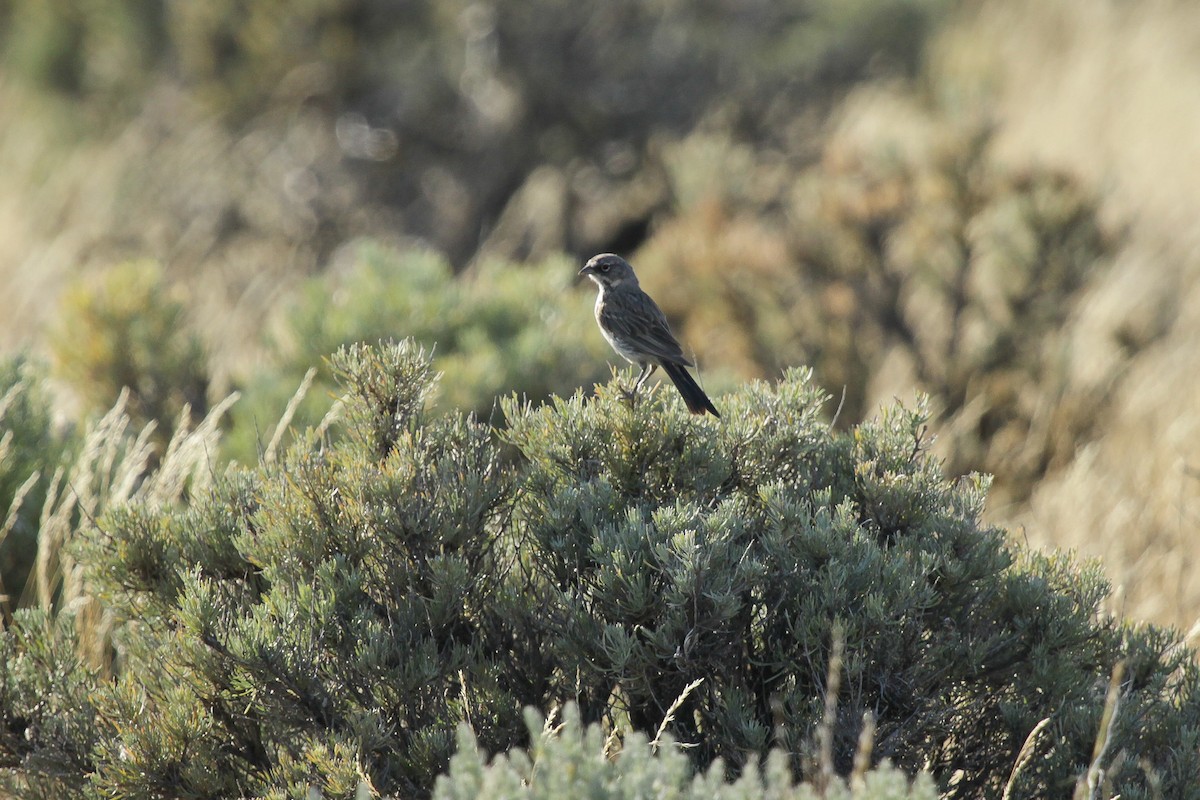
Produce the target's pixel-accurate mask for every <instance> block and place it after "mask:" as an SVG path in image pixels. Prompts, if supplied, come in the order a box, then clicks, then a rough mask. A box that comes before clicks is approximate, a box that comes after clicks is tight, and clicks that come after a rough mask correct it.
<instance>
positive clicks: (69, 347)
mask: <svg viewBox="0 0 1200 800" xmlns="http://www.w3.org/2000/svg"><path fill="white" fill-rule="evenodd" d="M51 344H52V348H53V352H54V361H55V365H56V367H57V369H58V371H59V373H60V374H61V376H62V377H63V378H64V379H65V380H67V381H68V382H69V383H70V385H71V386H72V388H73V389H74V390H75V391H76V392H77V393H78V394H79V396H80V397H81V398H82V399H83V401H84V403H85V404H86V406H87V408H88V409H89V410H90V411H96V410H101V409H107V408H110V407H111V406H112V405H113V403H115V402H116V400H117V397H118V396H119V395H120V394H121V391H122V390H123V389H128V390H129V400H128V402H129V413H130V416H131V417H132V418H133V420H134V421H135V423H137V424H138V425H139V427H140V425H143V424H145V423H147V422H153V423H155V425H156V426H157V427H158V431H159V433H158V440H159V442H160V443H164V444H165V442H166V441H167V440H168V439H169V438H170V434H171V432H172V431H173V430H174V428H175V425H176V423H177V422H178V421H179V417H180V415H181V413H182V412H183V410H184V408H188V409H190V411H191V414H192V415H194V416H195V417H197V418H198V417H203V416H204V415H205V414H207V413H208V386H209V371H208V363H207V356H206V354H205V351H204V347H203V344H202V343H201V341H200V338H199V336H198V335H196V334H195V333H194V332H193V331H192V330H191V329H190V327H189V325H188V321H187V303H186V299H185V298H183V297H180V296H178V295H177V293H176V292H174V291H173V290H172V288H171V287H170V286H169V285H168V283H167V280H166V278H165V277H164V275H163V269H162V267H161V266H160V265H157V264H154V263H151V262H128V263H124V264H119V265H117V266H115V267H112V268H111V269H108V270H104V271H103V272H101V273H99V274H96V275H90V276H84V277H82V278H80V279H79V280H78V281H77V282H76V283H75V284H74V285H72V286H71V287H70V288H69V289H68V291H67V292H66V295H65V297H64V299H63V308H62V313H61V315H60V316H59V322H58V324H57V327H56V328H55V330H54V331H53V333H52V337H51Z"/></svg>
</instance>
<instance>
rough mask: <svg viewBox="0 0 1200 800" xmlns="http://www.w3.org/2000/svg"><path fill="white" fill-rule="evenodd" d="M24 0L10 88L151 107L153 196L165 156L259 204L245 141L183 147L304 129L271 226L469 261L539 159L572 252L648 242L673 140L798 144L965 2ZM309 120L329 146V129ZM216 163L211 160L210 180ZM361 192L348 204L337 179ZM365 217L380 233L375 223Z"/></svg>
mask: <svg viewBox="0 0 1200 800" xmlns="http://www.w3.org/2000/svg"><path fill="white" fill-rule="evenodd" d="M8 5H9V6H10V7H11V8H10V10H9V12H8V13H9V17H10V20H11V24H10V26H8V27H7V28H6V29H0V30H3V31H4V32H3V33H0V48H3V57H4V59H5V61H6V62H7V63H9V64H11V65H13V67H14V69H13V71H14V73H15V74H18V75H24V76H27V77H29V78H31V79H32V80H33V81H34V82H35V83H37V84H39V85H47V86H51V87H55V88H57V89H59V90H65V91H68V92H71V93H73V96H74V97H76V98H78V99H81V100H83V101H84V102H83V103H81V104H80V105H81V107H82V108H83V109H86V112H87V114H89V115H91V116H92V117H97V118H112V117H114V116H117V117H120V116H122V115H123V114H127V113H128V110H133V111H134V112H135V113H137V114H140V115H141V119H142V122H143V123H144V126H145V127H144V128H141V127H140V126H139V132H140V133H141V134H142V137H141V138H139V140H138V142H127V143H126V144H127V145H129V146H128V147H127V148H123V149H121V150H120V151H119V152H117V153H115V154H114V157H115V158H117V159H121V160H124V161H126V162H127V163H128V172H129V173H130V179H131V180H132V181H133V182H144V183H147V184H150V185H153V184H155V183H156V178H155V177H154V176H145V175H143V174H140V165H141V164H142V162H143V161H144V159H145V158H146V157H147V156H150V157H152V158H153V159H154V160H155V162H156V166H157V167H158V168H159V172H160V173H163V172H165V174H166V175H167V176H169V177H167V178H166V181H167V182H168V183H172V182H173V183H175V184H178V185H187V186H189V187H194V186H196V185H197V184H203V183H204V181H205V178H204V177H203V175H202V174H201V175H198V174H197V173H204V172H206V171H212V172H213V173H214V174H215V173H221V174H222V175H223V176H224V181H223V182H225V183H227V184H228V185H229V187H230V189H229V190H228V192H229V195H231V196H230V197H228V198H225V199H227V200H228V201H230V205H236V204H237V203H238V202H239V200H240V199H241V198H240V197H238V196H236V193H237V192H238V191H244V192H254V193H257V192H261V189H262V187H261V186H257V187H256V186H253V184H254V182H253V181H250V182H249V183H250V184H251V188H248V189H247V188H239V189H235V188H234V187H241V185H242V184H243V183H246V181H244V178H245V177H246V175H247V172H246V171H247V170H248V171H249V174H253V175H257V176H260V180H263V181H271V182H273V179H274V175H273V172H274V169H273V168H274V167H276V166H278V165H279V163H280V162H279V160H278V159H260V160H258V161H252V162H249V163H248V164H246V165H243V164H240V163H239V162H238V161H237V160H236V159H230V158H229V157H228V155H229V152H228V151H229V149H231V148H236V146H237V145H235V144H234V143H232V142H231V143H230V145H229V147H227V148H222V149H220V150H218V151H217V152H216V153H215V154H210V153H208V152H207V151H206V150H205V149H203V148H194V147H188V146H186V144H185V145H184V146H183V147H181V148H180V149H179V150H178V151H176V150H175V147H174V145H175V144H176V143H177V142H185V143H187V142H194V137H196V135H197V132H202V131H203V130H204V128H205V126H206V125H208V124H209V123H211V122H212V120H218V121H219V125H220V127H223V128H225V129H227V130H228V131H229V132H230V133H231V134H232V138H233V142H240V141H241V139H242V138H243V136H245V135H248V134H249V135H254V134H262V135H263V137H264V138H265V139H266V140H268V141H270V142H272V143H273V144H276V145H279V147H278V149H279V150H281V151H282V150H287V149H289V144H291V143H294V142H292V141H289V139H290V136H291V135H292V134H294V133H295V132H296V131H301V133H300V137H301V138H305V139H308V141H306V142H304V144H303V145H302V146H301V147H300V148H299V149H300V150H301V151H302V152H303V153H304V154H305V155H306V156H307V157H308V159H309V160H310V161H311V162H312V163H307V164H302V165H300V166H298V167H297V169H296V170H294V171H289V182H290V186H289V187H288V188H289V189H291V190H292V191H287V190H285V191H283V192H277V193H275V196H273V197H271V198H270V202H271V203H272V206H273V207H272V208H271V209H269V211H271V212H275V213H274V215H284V214H286V213H287V212H289V211H290V210H291V208H290V207H291V206H292V205H294V204H296V202H297V195H300V196H301V199H302V201H309V200H311V201H314V202H313V205H316V206H317V209H316V211H317V213H318V215H319V219H317V220H316V223H317V224H314V225H312V227H311V229H309V230H307V231H306V232H305V235H306V236H307V237H308V238H309V239H310V240H311V241H310V242H308V243H310V244H312V245H313V246H315V247H316V248H317V249H318V250H321V251H323V252H328V250H327V248H328V246H329V242H328V238H327V237H329V236H330V234H331V232H332V231H345V230H347V229H349V230H350V231H351V232H352V234H360V233H371V234H375V235H382V234H383V233H384V232H386V231H392V230H395V229H396V228H397V226H398V227H399V228H400V229H401V230H402V231H403V232H405V233H410V234H414V235H417V236H420V237H422V238H425V239H427V240H429V241H432V242H433V243H434V244H435V246H436V247H438V248H439V249H440V250H442V251H443V252H445V253H447V254H448V256H449V257H450V260H451V262H452V263H453V264H455V265H456V266H461V265H463V264H466V263H468V262H469V260H470V258H471V256H472V255H473V253H474V252H475V250H476V249H477V247H478V245H479V242H480V233H481V231H483V232H486V231H487V230H488V229H489V228H490V227H491V225H492V224H493V223H494V222H495V221H496V220H497V219H499V218H500V217H501V216H502V212H503V211H504V209H505V208H506V206H508V204H509V202H510V200H511V199H512V198H513V196H514V194H516V193H517V192H518V190H519V188H520V187H521V186H522V185H523V184H525V183H526V182H527V180H528V179H530V178H531V176H532V174H533V173H534V172H535V171H536V169H537V167H539V166H542V165H549V166H550V167H551V168H553V169H556V170H562V171H563V172H564V177H565V179H566V182H565V186H566V187H567V195H565V196H564V197H562V198H560V201H559V202H556V203H555V204H554V206H555V207H554V209H553V212H552V218H553V219H554V225H555V227H556V228H558V229H559V230H558V241H560V242H564V243H566V244H567V246H568V248H569V249H571V250H573V251H575V252H576V253H582V252H583V251H588V250H592V251H593V252H594V251H595V250H597V249H614V248H616V249H622V248H620V247H618V245H619V242H618V239H621V238H625V240H626V241H625V247H626V248H627V247H629V246H632V245H635V244H636V243H637V241H636V239H638V238H640V237H638V236H637V234H636V232H637V231H639V230H640V231H644V230H645V226H646V224H647V222H648V221H649V220H648V217H647V214H649V213H651V212H653V211H654V210H656V209H661V208H662V207H663V206H664V205H665V201H666V198H665V197H664V196H662V195H661V194H659V193H658V192H657V191H652V192H647V191H646V190H647V187H648V185H649V183H651V182H652V181H650V182H648V181H646V180H644V178H645V177H646V175H647V174H652V173H653V171H654V169H653V168H654V164H653V158H652V157H648V153H649V151H650V150H651V149H652V148H651V144H650V143H651V141H652V139H653V138H654V137H655V136H656V135H659V134H661V133H663V132H670V133H672V134H678V133H680V132H683V131H687V130H690V129H691V128H692V127H693V126H694V125H696V124H697V123H699V122H701V121H703V120H714V119H716V120H720V122H719V123H718V124H720V125H721V126H723V127H726V128H735V129H737V130H738V131H739V132H740V133H741V134H742V135H745V136H748V137H762V138H763V139H767V140H772V141H777V140H779V139H780V137H781V136H788V135H790V134H791V132H793V130H794V128H795V127H796V125H795V124H794V123H795V122H796V118H797V116H798V115H799V114H800V112H801V111H803V110H804V109H806V108H809V107H811V105H813V104H814V103H822V102H825V101H826V100H827V98H828V97H829V96H830V95H834V94H836V93H837V92H838V91H839V90H840V89H841V88H843V87H845V86H846V85H847V84H848V83H850V82H853V81H856V80H860V79H862V78H863V77H865V76H867V75H874V74H881V73H886V74H897V73H898V74H911V73H912V72H913V71H914V69H915V66H916V65H917V64H918V63H919V62H920V57H921V53H922V50H923V47H924V43H925V41H926V38H927V36H928V31H929V30H930V29H931V28H932V27H933V25H934V22H935V21H936V20H937V19H938V18H940V16H942V14H943V12H944V10H945V9H946V8H948V7H950V6H951V5H953V4H952V3H951V2H950V0H886V1H885V2H877V1H873V2H855V3H851V4H847V3H845V2H841V1H840V0H789V2H784V3H769V2H754V3H745V4H739V5H737V6H728V5H726V4H719V3H704V4H700V5H694V4H679V3H674V2H665V1H664V0H656V1H655V2H651V3H646V2H642V1H641V0H617V1H616V2H609V3H605V4H603V5H599V6H597V5H593V4H575V3H560V2H555V1H554V0H535V1H533V2H526V3H487V2H467V1H466V0H453V2H436V3H435V2H432V1H431V0H421V2H406V3H399V4H398V3H396V2H393V0H308V2H304V3H288V2H283V0H257V1H256V2H252V3H244V2H233V1H232V0H213V2H206V3H189V2H178V3H164V2H161V0H136V2H121V0H93V1H92V2H87V3H76V2H69V0H51V2H43V0H11V2H10V3H9V4H8ZM0 13H2V12H0ZM167 87H169V88H167ZM192 101H194V102H192ZM114 110H115V111H116V113H114ZM47 124H49V122H48V123H47ZM306 126H311V127H312V128H315V129H317V130H319V131H320V132H321V133H322V134H324V136H323V137H319V138H318V137H311V136H310V133H311V131H304V130H303V129H304V128H305V127H306ZM313 139H318V140H317V141H315V142H314V141H313ZM279 155H284V154H282V153H280V154H279ZM202 159H203V160H209V163H208V164H207V165H205V166H203V167H202V166H198V162H199V161H200V160H202ZM301 160H303V159H301ZM121 171H123V170H122V169H121V168H120V167H118V169H117V170H116V172H121ZM157 180H162V178H158V179H157ZM313 180H316V181H317V182H318V184H317V188H316V190H314V189H313V188H310V187H311V186H312V181H313ZM347 181H348V182H350V183H352V184H353V190H352V191H351V192H345V191H343V187H342V186H341V184H342V183H343V182H347ZM660 188H661V187H660ZM193 191H194V189H193ZM189 193H191V192H183V194H184V195H185V196H186V195H187V194H189ZM651 195H652V196H651ZM180 204H181V205H187V204H186V203H185V202H183V201H181V202H180ZM192 211H193V213H191V214H184V216H183V217H182V218H177V217H175V216H172V215H175V214H178V213H180V212H179V211H177V210H176V209H174V208H172V206H171V205H162V204H154V203H151V204H148V205H147V208H146V213H147V214H149V215H152V216H153V218H154V219H155V220H156V221H161V223H162V224H165V225H167V226H178V231H179V235H178V236H177V237H170V238H168V239H167V240H168V241H171V242H172V244H174V242H175V239H176V238H183V237H184V236H187V235H191V236H195V235H196V234H197V233H198V232H202V231H200V230H198V228H197V227H196V226H193V225H189V223H191V222H192V221H193V220H194V219H195V213H194V209H192ZM379 212H382V213H379ZM260 215H261V216H272V214H266V215H264V214H263V209H261V208H258V209H254V210H253V213H250V214H244V213H241V214H239V215H238V216H237V217H235V218H234V219H235V224H232V225H228V227H227V229H225V230H222V231H220V234H221V236H222V238H227V239H231V240H232V239H236V238H237V236H238V235H239V234H240V233H243V231H241V230H239V227H240V226H239V224H238V223H240V222H243V221H244V220H245V219H249V218H251V217H254V216H260ZM132 219H135V220H137V222H138V224H137V225H129V229H128V231H114V232H113V235H112V241H114V242H117V243H119V244H120V245H126V244H127V242H126V241H124V240H123V239H124V236H126V235H127V236H129V237H132V239H133V240H136V241H147V242H148V244H151V245H152V246H158V245H159V244H160V242H161V241H162V240H161V239H159V238H157V237H154V238H151V237H148V235H147V232H148V231H154V232H159V231H161V230H162V229H161V228H160V227H159V226H158V225H146V224H145V219H142V218H139V217H138V216H137V215H134V216H133V217H132ZM365 220H369V223H368V224H369V226H370V227H367V228H364V227H361V226H362V225H363V224H364V221H365ZM113 224H114V225H115V226H123V224H124V221H123V220H116V221H114V223H113ZM630 232H633V233H632V234H631V233H630ZM631 235H632V238H633V239H635V241H629V238H630V236H631ZM291 244H292V246H293V247H294V246H295V243H294V242H292V243H291ZM173 252H174V251H172V253H173ZM284 253H285V254H286V253H287V250H286V249H285V250H284ZM495 254H496V255H499V256H501V257H504V258H509V259H525V258H527V257H533V258H541V257H544V256H545V255H547V253H546V252H545V251H540V250H539V251H536V252H519V251H510V250H504V251H500V252H497V253H495ZM137 255H141V253H137ZM153 255H155V256H161V257H165V256H167V255H168V254H167V253H166V252H162V251H159V252H155V253H153ZM205 255H211V254H210V253H208V252H207V251H205ZM293 257H294V254H293Z"/></svg>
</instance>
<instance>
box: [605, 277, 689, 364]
mask: <svg viewBox="0 0 1200 800" xmlns="http://www.w3.org/2000/svg"><path fill="white" fill-rule="evenodd" d="M604 300H605V302H604V307H603V308H602V309H601V311H600V324H601V325H603V326H604V327H605V328H607V329H608V331H609V332H610V333H611V334H612V335H613V336H615V337H617V338H618V339H621V340H623V341H624V342H627V343H628V344H629V345H630V346H631V348H632V349H635V350H637V351H638V352H642V353H645V354H646V355H649V356H653V357H654V358H657V359H660V360H662V361H667V362H670V363H673V364H682V365H684V366H687V367H690V366H691V365H692V362H690V361H688V360H687V358H685V357H684V355H683V349H682V348H681V347H680V346H679V342H678V341H676V340H675V337H674V336H673V335H672V334H671V326H670V325H668V324H667V318H666V316H665V315H664V314H663V312H662V310H661V309H659V307H658V306H657V305H656V304H655V302H654V301H653V300H651V299H650V295H648V294H646V293H645V292H643V291H642V290H641V289H634V290H633V291H609V292H606V296H605V298H604Z"/></svg>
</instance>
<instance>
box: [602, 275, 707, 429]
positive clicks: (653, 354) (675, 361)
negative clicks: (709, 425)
mask: <svg viewBox="0 0 1200 800" xmlns="http://www.w3.org/2000/svg"><path fill="white" fill-rule="evenodd" d="M579 274H580V275H587V276H588V277H589V278H591V279H592V280H594V281H595V282H596V285H597V286H599V287H600V295H599V296H598V297H597V298H596V322H598V323H600V332H601V333H603V334H604V338H605V339H607V340H608V343H609V344H610V345H612V348H613V350H616V351H617V353H618V354H619V355H620V356H621V357H622V358H624V359H625V360H626V361H628V362H630V363H631V364H637V365H638V366H639V367H641V368H642V374H641V375H639V376H638V381H637V383H636V384H635V385H634V387H633V392H632V394H636V393H637V390H638V389H640V388H641V387H642V384H643V383H645V382H646V379H647V378H649V377H650V376H651V375H652V374H653V373H654V370H655V369H657V368H658V367H662V368H663V370H664V371H665V372H666V373H667V375H668V376H669V377H670V378H671V382H672V383H674V384H675V388H676V389H678V390H679V393H680V394H681V395H683V402H684V403H686V404H687V407H688V411H690V412H692V413H693V414H704V413H705V412H707V413H709V414H712V415H713V416H714V417H720V416H721V415H720V414H718V413H717V409H716V407H715V406H714V405H713V404H712V401H711V400H709V399H708V395H706V394H705V393H704V390H703V389H701V388H700V386H699V385H698V384H697V383H696V381H695V379H693V378H692V376H691V374H689V373H688V371H687V369H686V368H687V367H690V366H692V362H691V361H688V360H687V359H686V358H684V356H683V350H682V348H680V346H679V342H677V341H675V337H674V336H673V335H672V334H671V327H670V326H669V325H668V324H667V318H666V317H665V316H664V315H663V312H662V311H661V310H660V309H659V307H658V306H657V305H656V304H655V303H654V301H653V300H651V299H650V295H648V294H646V293H645V292H643V291H642V287H641V286H639V285H638V279H637V275H635V274H634V273H633V267H631V266H629V262H627V261H626V260H625V259H623V258H621V257H620V256H615V255H613V254H612V253H601V254H600V255H598V256H593V257H592V259H591V260H590V261H588V262H587V264H585V265H584V267H583V269H581V270H579Z"/></svg>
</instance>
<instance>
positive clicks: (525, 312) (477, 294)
mask: <svg viewBox="0 0 1200 800" xmlns="http://www.w3.org/2000/svg"><path fill="white" fill-rule="evenodd" d="M576 272H577V268H576V267H575V266H573V265H572V264H570V263H569V262H566V261H565V260H563V259H552V260H548V261H546V262H544V263H542V264H539V265H532V266H518V265H511V264H503V263H499V262H485V263H483V264H480V265H479V266H478V267H477V268H475V269H473V270H472V271H470V272H468V273H466V274H464V275H462V276H459V277H455V275H454V274H453V272H452V271H451V269H450V266H449V264H448V263H447V262H446V260H445V259H444V258H442V257H441V256H439V255H437V254H435V253H433V252H431V251H426V250H416V249H410V250H405V251H396V250H393V249H390V248H388V247H385V246H383V245H380V244H375V243H365V244H362V245H360V246H358V247H356V248H355V250H354V252H353V256H352V260H351V261H349V262H348V263H347V265H346V266H345V267H344V268H334V269H332V270H330V271H328V272H327V273H325V274H324V275H321V276H319V277H317V278H313V279H311V280H310V281H309V282H308V283H307V284H306V285H305V286H304V287H303V288H302V289H301V291H300V292H299V295H298V297H297V299H296V301H295V302H294V303H293V304H292V305H291V306H290V307H289V308H288V309H287V311H286V312H285V314H284V320H283V323H282V325H280V326H278V330H277V332H276V335H275V336H274V338H273V341H272V346H271V351H272V353H273V357H272V359H271V362H272V363H270V365H269V366H268V367H267V368H266V369H264V370H261V371H260V372H259V374H258V376H256V377H255V378H254V379H252V380H251V381H250V382H249V383H248V384H247V386H246V387H245V392H244V400H243V401H242V402H241V403H239V405H238V406H237V407H236V408H235V409H234V425H235V431H234V433H233V434H232V436H231V440H230V443H229V449H228V452H229V453H230V454H232V455H233V456H234V457H236V458H238V459H239V460H241V461H243V462H244V463H253V461H254V456H255V455H256V452H257V449H258V448H260V447H261V445H262V442H263V441H264V440H265V439H266V438H267V436H268V435H269V432H270V430H271V429H272V428H273V426H274V425H275V423H276V422H277V421H278V420H279V419H280V417H281V415H282V413H283V410H284V407H285V405H286V404H287V402H288V399H289V398H290V397H291V396H292V395H293V393H294V392H295V391H296V389H297V387H298V386H299V385H300V383H301V381H302V380H303V377H304V373H305V371H306V370H307V369H308V368H309V367H310V366H311V365H317V364H322V362H323V360H324V359H326V358H327V357H328V356H330V355H331V354H333V353H334V352H335V351H336V350H337V349H338V348H340V347H342V346H344V345H349V344H355V343H359V342H370V343H375V342H379V341H381V340H395V339H398V338H411V339H413V340H414V341H416V342H418V343H420V344H421V345H423V346H424V347H426V348H428V349H429V350H430V351H436V353H437V358H438V367H439V368H440V370H441V373H442V379H441V380H440V381H439V383H438V389H437V393H438V400H439V402H440V404H441V405H442V406H443V407H444V408H447V409H459V410H466V411H473V412H475V413H477V414H479V415H480V416H481V417H483V418H485V419H487V418H490V417H492V416H493V415H494V412H495V409H496V401H497V398H498V397H500V396H502V395H506V394H508V393H509V392H512V391H517V392H519V393H521V394H522V395H523V396H525V397H527V398H529V399H530V400H535V401H541V400H543V399H545V398H546V397H548V396H550V394H552V393H555V392H557V393H569V392H572V391H574V390H575V389H576V387H579V386H584V385H589V384H590V383H592V382H594V381H597V380H599V379H600V378H602V377H604V376H606V375H607V374H608V364H609V362H610V360H612V359H610V358H609V355H610V353H609V351H608V349H607V345H605V343H604V340H603V339H602V338H601V336H600V335H599V332H598V331H597V330H596V328H595V320H594V318H593V316H592V310H591V306H592V300H591V297H590V295H589V294H588V293H584V292H579V291H575V290H573V289H572V288H571V287H572V285H573V284H574V283H575V282H577V281H578V278H577V277H576V274H575V273H576ZM333 390H334V384H333V380H332V375H331V373H330V371H329V368H328V364H325V365H324V366H322V368H321V370H320V371H319V373H318V377H317V380H316V381H315V383H314V384H313V387H312V388H311V389H310V390H309V391H308V394H307V396H306V398H305V400H304V402H303V404H302V405H301V407H300V409H299V410H298V412H297V416H296V427H297V428H298V429H303V427H304V426H305V425H315V424H316V423H317V422H318V421H319V420H320V419H321V417H322V416H323V415H324V414H325V412H326V411H327V410H328V409H329V406H330V396H331V394H332V393H333Z"/></svg>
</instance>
